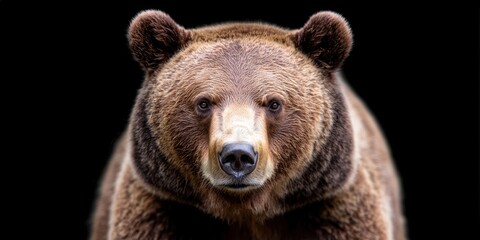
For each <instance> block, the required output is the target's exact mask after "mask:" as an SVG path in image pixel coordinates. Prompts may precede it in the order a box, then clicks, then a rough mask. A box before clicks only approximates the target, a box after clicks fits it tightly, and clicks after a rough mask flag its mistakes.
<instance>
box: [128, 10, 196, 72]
mask: <svg viewBox="0 0 480 240" xmlns="http://www.w3.org/2000/svg"><path fill="white" fill-rule="evenodd" d="M188 39H189V33H188V31H186V30H185V29H184V28H183V27H181V26H180V25H178V24H177V23H176V22H175V21H174V20H173V19H172V18H171V17H170V16H168V15H167V14H165V13H164V12H162V11H158V10H147V11H143V12H141V13H139V14H138V15H137V16H136V17H135V18H134V19H133V20H132V22H131V24H130V27H129V29H128V41H129V44H130V50H131V51H132V54H133V56H134V57H135V59H136V60H137V61H138V62H139V63H140V64H141V65H142V67H143V68H144V69H145V70H146V71H147V72H149V73H151V72H153V71H155V70H156V69H157V68H158V66H160V65H161V64H163V63H165V62H166V61H167V60H168V59H169V58H170V57H172V56H173V55H174V54H175V53H176V52H177V51H179V50H180V49H181V48H182V47H183V46H184V45H185V44H186V43H187V41H188Z"/></svg>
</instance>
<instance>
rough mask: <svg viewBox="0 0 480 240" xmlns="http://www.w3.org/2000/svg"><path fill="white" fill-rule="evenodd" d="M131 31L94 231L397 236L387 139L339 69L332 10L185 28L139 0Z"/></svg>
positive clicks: (341, 32) (339, 42)
mask: <svg viewBox="0 0 480 240" xmlns="http://www.w3.org/2000/svg"><path fill="white" fill-rule="evenodd" d="M128 40H129V44H130V49H131V51H132V53H133V56H134V58H135V59H136V60H137V61H138V62H139V63H140V65H141V66H142V67H143V69H144V70H145V80H144V83H143V85H142V87H141V89H140V90H139V92H138V96H137V99H136V103H135V106H134V108H133V112H132V115H131V118H130V122H129V125H128V128H127V130H126V133H125V134H124V135H123V137H122V138H121V139H120V140H119V142H118V144H117V147H116V150H115V152H114V154H113V157H112V159H111V161H110V164H109V166H108V168H107V171H106V173H105V176H104V179H103V184H102V186H101V189H100V196H99V199H98V202H97V206H96V210H95V213H94V216H93V221H94V222H93V226H92V233H91V238H92V239H94V240H97V239H363V240H365V239H396V240H398V239H405V238H406V233H405V227H404V220H403V216H402V209H401V195H400V188H399V180H398V177H397V173H396V170H395V168H394V165H393V163H392V160H391V157H390V153H389V150H388V147H387V144H386V142H385V140H384V138H383V136H382V133H381V131H380V129H379V127H378V126H377V124H376V122H375V120H374V118H373V117H372V116H371V114H370V113H369V112H368V110H367V109H366V107H365V106H364V104H363V103H362V101H361V100H360V99H359V98H358V97H357V96H356V95H355V93H354V92H353V91H352V90H351V89H350V88H349V87H348V85H346V83H345V82H344V80H342V78H341V76H340V74H339V68H340V67H341V65H342V63H343V61H344V60H345V58H346V57H347V55H348V54H349V52H350V49H351V47H352V34H351V31H350V28H349V26H348V24H347V22H346V21H345V19H344V18H343V17H341V16H340V15H338V14H336V13H333V12H319V13H317V14H315V15H313V16H312V17H311V18H310V19H309V20H308V21H307V23H306V24H305V25H304V26H303V27H302V28H300V29H297V30H287V29H283V28H280V27H276V26H273V25H269V24H261V23H229V24H220V25H214V26H208V27H202V28H197V29H188V30H187V29H184V28H183V27H181V26H180V25H178V24H177V23H175V22H174V21H173V20H172V19H171V18H170V17H169V16H168V15H166V14H165V13H163V12H161V11H156V10H149V11H144V12H141V13H139V14H138V15H137V16H136V17H135V18H134V19H133V21H132V22H131V25H130V28H129V31H128Z"/></svg>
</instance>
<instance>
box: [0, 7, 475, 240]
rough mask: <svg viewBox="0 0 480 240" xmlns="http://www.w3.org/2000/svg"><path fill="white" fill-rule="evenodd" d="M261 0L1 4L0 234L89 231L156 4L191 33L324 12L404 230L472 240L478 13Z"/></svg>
mask: <svg viewBox="0 0 480 240" xmlns="http://www.w3.org/2000/svg"><path fill="white" fill-rule="evenodd" d="M134 2H135V3H134ZM258 4H259V3H252V2H244V1H241V2H240V1H238V2H230V1H229V2H224V3H222V4H221V5H218V4H209V5H208V4H200V3H196V4H193V5H192V4H191V3H186V2H180V1H178V2H176V3H174V2H169V3H162V2H161V1H157V2H150V3H147V2H144V1H124V2H122V3H118V4H111V5H108V6H107V5H98V3H97V4H93V3H91V4H88V3H86V2H83V3H81V4H79V3H73V2H70V1H63V3H56V4H52V3H45V2H38V1H37V3H36V4H24V3H21V2H18V1H17V2H15V3H13V2H12V1H0V31H1V32H0V60H2V61H1V65H0V79H1V82H2V86H3V87H2V89H1V92H2V106H3V108H2V109H3V111H2V112H3V113H2V118H3V120H2V122H4V124H2V125H3V126H4V128H3V132H4V134H3V136H4V137H3V139H4V140H6V141H7V142H8V143H7V144H6V145H4V148H5V149H4V150H5V151H4V156H8V157H2V163H3V167H2V173H3V174H2V178H4V179H3V181H2V182H3V187H4V189H5V191H7V192H8V194H6V195H5V197H4V198H5V199H4V200H7V203H6V204H5V206H6V207H7V213H12V214H9V216H8V222H9V223H8V225H7V226H10V227H8V229H7V230H13V231H12V232H13V233H14V234H16V235H17V236H19V237H22V236H25V235H30V234H33V235H35V236H38V237H42V238H43V237H47V238H61V239H77V238H78V239H86V238H87V236H88V229H89V225H88V224H89V222H88V220H89V217H90V214H91V210H92V206H93V205H92V204H93V202H94V195H95V191H96V188H97V186H98V181H99V179H100V176H101V173H102V171H103V168H104V166H105V164H106V161H107V160H108V158H109V156H110V153H111V151H112V148H113V145H114V142H115V140H116V138H117V137H118V136H119V135H120V134H121V133H122V131H123V129H124V127H125V126H126V124H127V122H128V117H129V114H130V110H131V107H132V105H133V102H134V98H135V95H136V91H137V89H138V88H139V86H140V84H141V81H142V78H143V73H142V72H141V70H140V67H139V66H138V64H137V63H136V62H134V61H133V60H132V57H131V55H130V52H129V50H128V46H127V40H126V30H127V27H128V24H129V22H130V20H131V19H132V18H133V17H134V16H135V14H136V13H138V12H139V11H140V10H144V9H150V8H155V9H161V10H163V11H165V12H167V13H169V14H170V15H171V16H172V18H173V19H175V20H176V21H177V22H178V23H179V24H181V25H183V26H184V27H186V28H192V27H197V26H203V25H207V24H212V23H219V22H224V21H249V20H252V21H257V20H260V21H265V22H270V23H274V24H276V25H279V26H284V27H288V28H299V27H301V26H302V25H303V24H304V23H305V22H306V21H307V19H308V18H309V16H310V15H312V14H314V13H315V12H317V11H320V10H333V11H337V12H339V13H340V14H342V15H343V16H344V17H345V18H346V19H347V20H348V21H349V22H350V25H351V28H352V31H353V33H354V47H353V51H352V53H351V55H350V57H349V58H348V59H347V61H346V63H345V65H344V68H343V70H344V73H345V75H346V78H347V80H348V81H349V83H350V84H351V85H352V86H353V88H354V89H355V90H356V91H357V93H358V94H359V95H360V96H361V97H362V98H363V99H364V101H365V102H366V104H367V105H368V106H369V107H370V109H371V111H372V112H373V113H374V115H375V116H376V118H377V119H378V122H379V124H380V125H381V127H382V128H383V130H384V133H385V135H386V137H387V139H388V141H389V144H390V145H391V150H392V153H393V156H394V158H395V160H396V165H397V166H398V170H399V172H400V175H401V178H402V182H403V188H404V193H405V199H404V203H405V213H406V217H407V222H408V228H409V236H410V238H411V239H436V238H442V239H443V238H446V237H447V238H448V237H455V239H479V237H478V235H479V229H480V225H479V221H478V220H479V213H480V210H479V192H478V190H479V185H478V183H479V177H478V176H479V175H478V170H479V165H478V163H479V155H478V153H479V142H478V136H479V128H478V125H479V119H478V116H479V115H478V110H479V106H478V102H479V98H478V91H479V85H478V83H479V76H478V73H479V62H478V56H479V48H478V46H479V39H478V30H479V25H478V23H479V20H480V18H479V9H478V7H464V8H458V7H455V6H437V7H432V6H430V7H428V8H427V7H419V6H417V5H414V4H412V5H406V4H405V5H394V4H390V5H385V4H382V5H378V4H376V5H370V6H368V5H362V6H361V7H357V6H350V5H342V4H338V3H337V4H333V3H328V2H324V3H320V2H319V3H312V2H310V3H308V4H306V3H300V2H296V1H295V2H290V3H288V4H282V3H276V4H274V5H265V6H259V5H258ZM11 210H13V211H11ZM10 215H11V216H10ZM186 217H188V216H186Z"/></svg>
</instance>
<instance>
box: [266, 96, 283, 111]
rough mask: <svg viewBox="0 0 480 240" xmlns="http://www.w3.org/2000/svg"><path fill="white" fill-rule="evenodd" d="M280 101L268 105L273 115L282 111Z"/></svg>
mask: <svg viewBox="0 0 480 240" xmlns="http://www.w3.org/2000/svg"><path fill="white" fill-rule="evenodd" d="M281 107H282V106H281V104H280V101H278V100H276V99H274V100H272V101H270V103H269V104H268V110H269V111H270V112H272V113H275V112H278V111H280V109H281Z"/></svg>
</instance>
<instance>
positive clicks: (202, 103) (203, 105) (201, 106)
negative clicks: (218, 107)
mask: <svg viewBox="0 0 480 240" xmlns="http://www.w3.org/2000/svg"><path fill="white" fill-rule="evenodd" d="M210 105H211V104H210V101H208V100H207V99H200V100H199V101H198V103H197V108H198V110H199V111H200V112H202V113H205V112H207V111H208V110H210Z"/></svg>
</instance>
